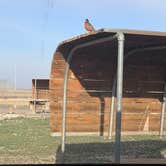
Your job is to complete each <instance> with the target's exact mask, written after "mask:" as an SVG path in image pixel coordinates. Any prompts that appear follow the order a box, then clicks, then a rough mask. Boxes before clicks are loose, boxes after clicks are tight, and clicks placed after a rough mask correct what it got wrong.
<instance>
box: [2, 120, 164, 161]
mask: <svg viewBox="0 0 166 166" xmlns="http://www.w3.org/2000/svg"><path fill="white" fill-rule="evenodd" d="M0 133H1V136H0V154H1V155H0V164H40V163H62V162H64V163H111V162H112V161H113V155H114V141H110V140H107V139H104V138H103V137H94V136H93V137H78V136H77V137H67V144H66V152H65V154H64V155H63V156H62V154H61V151H60V137H51V136H50V132H49V118H48V117H43V118H42V117H40V118H39V117H36V118H32V117H31V118H12V119H4V120H0ZM113 140H114V138H113ZM121 155H122V161H124V162H125V160H126V161H127V160H128V159H131V160H132V159H137V160H138V161H143V160H142V159H144V160H146V161H148V160H149V159H153V160H154V161H159V159H160V160H161V161H162V162H165V161H166V160H163V159H164V158H165V157H166V138H165V137H164V138H162V139H159V137H158V136H150V135H149V136H145V135H140V136H122V153H121ZM157 159H158V160H157ZM149 161H150V160H149Z"/></svg>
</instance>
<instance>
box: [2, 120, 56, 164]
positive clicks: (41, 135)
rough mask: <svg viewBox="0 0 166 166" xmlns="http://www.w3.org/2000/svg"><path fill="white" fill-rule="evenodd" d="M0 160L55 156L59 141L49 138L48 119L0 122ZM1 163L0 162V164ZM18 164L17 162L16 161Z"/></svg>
mask: <svg viewBox="0 0 166 166" xmlns="http://www.w3.org/2000/svg"><path fill="white" fill-rule="evenodd" d="M0 133H1V136H0V154H1V155H0V158H2V157H4V158H5V157H10V156H12V157H14V156H25V157H26V156H33V157H35V156H36V158H41V157H46V158H47V157H48V158H49V157H50V156H53V155H55V152H56V148H57V147H58V145H59V139H57V138H55V137H51V136H50V131H49V118H46V119H42V118H40V119H39V118H17V119H10V120H9V119H6V120H1V121H0ZM1 162H3V161H1V160H0V163H1ZM17 162H19V161H17Z"/></svg>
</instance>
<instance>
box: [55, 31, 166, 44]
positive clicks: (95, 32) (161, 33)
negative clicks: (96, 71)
mask: <svg viewBox="0 0 166 166" xmlns="http://www.w3.org/2000/svg"><path fill="white" fill-rule="evenodd" d="M118 32H122V33H124V34H129V35H145V36H160V37H162V36H163V37H166V32H161V31H147V30H135V29H113V28H102V29H99V30H96V31H94V32H89V33H84V34H81V35H78V36H75V37H73V38H70V39H67V40H64V41H62V42H61V43H60V44H59V45H58V47H59V46H60V45H63V44H66V43H69V42H72V41H75V40H78V39H81V38H85V37H88V36H93V35H96V34H99V33H118Z"/></svg>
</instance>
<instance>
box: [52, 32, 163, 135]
mask: <svg viewBox="0 0 166 166" xmlns="http://www.w3.org/2000/svg"><path fill="white" fill-rule="evenodd" d="M116 34H123V35H124V70H122V71H123V89H122V90H123V99H122V117H121V124H120V126H121V129H122V132H135V133H141V132H142V133H153V132H155V133H156V132H157V134H158V133H159V131H160V129H161V127H162V126H161V119H162V120H164V117H165V113H164V112H163V111H162V108H163V107H162V105H163V103H164V102H163V101H165V100H163V95H164V85H165V81H166V33H165V32H154V31H138V30H123V29H120V30H119V29H102V30H98V31H96V32H94V33H87V34H83V35H80V36H77V37H74V38H72V39H69V40H66V41H64V42H62V43H60V44H59V46H58V47H57V49H56V51H55V53H54V56H53V60H52V65H51V73H50V85H49V87H50V129H51V133H52V135H60V132H61V131H62V130H63V127H62V119H63V120H64V119H65V122H66V123H65V130H66V132H67V133H70V134H89V133H90V134H100V135H103V134H106V135H107V134H109V135H111V134H112V131H113V132H114V131H115V130H114V129H115V119H116V110H117V109H116V108H117V105H116V93H115V92H116V80H117V77H116V76H117V68H118V66H117V63H118V61H117V55H118V53H119V52H118V48H119V45H118V42H117V40H116V39H115V40H109V37H110V38H111V37H113V36H115V35H116ZM107 38H108V39H107ZM118 40H119V39H118ZM93 42H94V44H93ZM87 43H89V45H88V44H87ZM80 45H84V46H83V47H81V46H80ZM75 48H76V49H75ZM74 49H75V50H74ZM73 50H74V51H73ZM71 51H73V52H72V53H71ZM70 54H72V56H71V57H70V58H69V55H70ZM68 61H70V62H68ZM68 63H70V66H69V73H67V72H66V70H67V68H66V65H67V64H68ZM66 74H67V75H66ZM65 77H66V80H67V81H66V82H67V85H66V87H67V92H66V93H65V92H64V91H65V89H64V87H65V83H66V82H64V78H65ZM121 82H122V80H121ZM118 83H119V82H118ZM65 95H66V96H65ZM114 97H115V98H114ZM119 99H120V97H119ZM164 99H165V98H164ZM120 102H121V101H120V100H119V103H120ZM114 103H115V104H114ZM65 104H66V105H65ZM163 106H164V105H163ZM114 108H115V109H114ZM65 109H66V110H65ZM64 110H65V111H66V115H65V117H62V115H63V111H64ZM163 110H164V109H163ZM162 113H163V114H162ZM161 115H164V116H161ZM164 121H165V120H164ZM164 121H163V122H164ZM163 124H164V123H163ZM165 128H166V125H164V129H165ZM110 132H111V133H110Z"/></svg>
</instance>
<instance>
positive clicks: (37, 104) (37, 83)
mask: <svg viewBox="0 0 166 166" xmlns="http://www.w3.org/2000/svg"><path fill="white" fill-rule="evenodd" d="M30 103H31V107H33V109H34V111H36V109H38V110H41V109H48V105H49V104H48V103H49V79H32V101H30Z"/></svg>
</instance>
